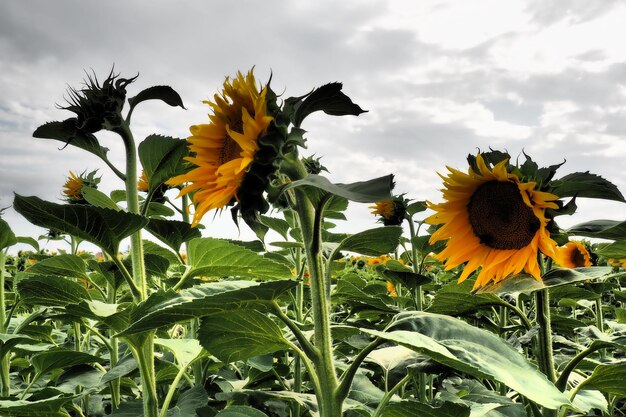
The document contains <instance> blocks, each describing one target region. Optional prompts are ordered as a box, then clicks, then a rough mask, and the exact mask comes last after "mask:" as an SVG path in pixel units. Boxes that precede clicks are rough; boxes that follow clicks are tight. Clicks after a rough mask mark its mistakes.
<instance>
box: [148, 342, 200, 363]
mask: <svg viewBox="0 0 626 417" xmlns="http://www.w3.org/2000/svg"><path fill="white" fill-rule="evenodd" d="M154 343H155V344H157V345H160V346H163V347H165V348H167V349H168V350H169V351H170V352H172V353H173V354H174V356H175V357H176V360H177V361H178V363H179V364H180V365H181V367H183V368H186V367H187V365H189V362H191V361H192V360H194V359H195V358H197V357H198V356H199V355H200V354H201V353H202V346H200V342H198V341H197V340H196V339H162V338H157V339H154Z"/></svg>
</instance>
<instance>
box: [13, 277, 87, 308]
mask: <svg viewBox="0 0 626 417" xmlns="http://www.w3.org/2000/svg"><path fill="white" fill-rule="evenodd" d="M17 292H18V293H19V295H20V299H21V300H22V302H24V303H26V304H27V305H38V306H55V307H63V306H66V305H68V304H76V303H79V302H81V301H83V300H89V299H90V296H89V293H88V292H87V290H86V289H85V286H84V285H83V284H79V283H78V282H76V281H72V280H71V279H69V278H65V277H61V276H57V275H40V274H27V275H26V278H23V279H21V280H20V281H18V283H17Z"/></svg>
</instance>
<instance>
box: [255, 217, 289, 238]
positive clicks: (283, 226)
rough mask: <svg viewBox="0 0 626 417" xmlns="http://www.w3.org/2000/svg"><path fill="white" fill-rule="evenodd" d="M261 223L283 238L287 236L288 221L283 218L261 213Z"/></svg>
mask: <svg viewBox="0 0 626 417" xmlns="http://www.w3.org/2000/svg"><path fill="white" fill-rule="evenodd" d="M261 223H263V224H264V225H266V226H267V227H269V228H270V229H272V230H273V231H275V232H277V233H278V234H279V235H281V236H282V237H283V238H284V239H288V238H289V223H287V221H285V220H283V219H278V218H276V217H269V216H263V215H261Z"/></svg>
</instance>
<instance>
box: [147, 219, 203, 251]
mask: <svg viewBox="0 0 626 417" xmlns="http://www.w3.org/2000/svg"><path fill="white" fill-rule="evenodd" d="M146 230H147V231H149V232H150V233H152V234H153V235H154V236H155V237H156V238H158V239H159V240H161V242H163V243H165V244H166V245H167V246H169V247H170V248H172V249H174V250H175V251H176V252H179V251H180V247H181V245H182V244H183V243H184V242H188V241H190V240H191V239H194V238H197V237H201V234H200V230H198V229H197V228H195V227H191V225H190V224H189V223H186V222H182V221H178V220H159V219H150V223H148V225H147V226H146Z"/></svg>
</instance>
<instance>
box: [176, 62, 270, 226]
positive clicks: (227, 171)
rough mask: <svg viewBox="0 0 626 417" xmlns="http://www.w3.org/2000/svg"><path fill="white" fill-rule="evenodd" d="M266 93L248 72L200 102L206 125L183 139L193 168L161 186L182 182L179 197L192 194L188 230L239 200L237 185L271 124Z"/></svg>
mask: <svg viewBox="0 0 626 417" xmlns="http://www.w3.org/2000/svg"><path fill="white" fill-rule="evenodd" d="M267 90H268V88H267V86H266V87H264V88H263V89H261V91H259V89H258V87H257V84H256V81H255V78H254V75H253V73H252V70H251V71H249V72H248V73H247V74H246V76H244V75H243V74H242V73H241V72H238V73H237V77H235V78H234V79H233V80H231V79H229V78H226V81H225V82H224V88H223V90H222V92H221V94H215V96H214V101H213V102H210V101H204V103H205V104H208V105H209V106H211V108H212V110H213V114H212V115H209V119H210V123H208V124H200V125H195V126H191V128H190V131H191V136H190V137H189V138H188V139H187V140H188V142H189V149H190V151H191V152H192V153H193V154H195V155H194V156H190V157H187V158H185V159H186V160H187V161H189V162H191V163H192V164H193V165H195V168H193V169H191V170H190V171H189V172H188V173H186V174H183V175H179V176H176V177H173V178H171V179H170V180H168V181H167V182H166V183H167V184H168V185H172V186H179V185H182V184H184V183H187V185H186V186H184V187H183V188H182V190H181V191H180V195H181V196H182V195H185V194H189V193H193V203H194V205H195V207H196V210H195V213H194V217H193V221H192V225H193V226H197V225H198V223H199V222H200V220H201V219H202V216H204V214H205V213H206V212H207V211H209V210H212V209H219V208H223V207H224V206H226V205H228V204H232V203H233V202H235V201H239V200H240V197H241V196H240V195H239V193H240V187H241V185H242V182H243V181H244V177H245V176H246V174H247V173H248V171H249V168H250V165H251V164H253V162H255V157H256V156H257V151H258V150H259V147H260V145H259V139H260V138H262V137H263V135H264V134H265V133H266V132H267V129H268V127H269V125H270V123H271V121H272V120H273V118H272V117H271V116H269V115H268V110H267V103H266V95H267Z"/></svg>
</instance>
